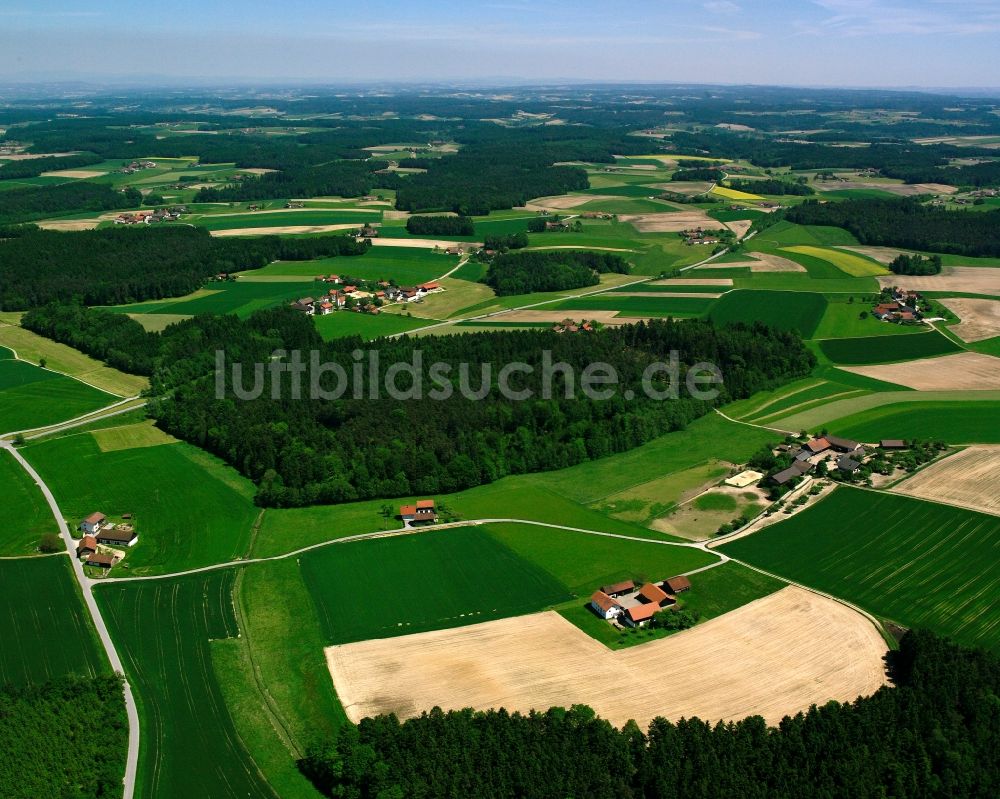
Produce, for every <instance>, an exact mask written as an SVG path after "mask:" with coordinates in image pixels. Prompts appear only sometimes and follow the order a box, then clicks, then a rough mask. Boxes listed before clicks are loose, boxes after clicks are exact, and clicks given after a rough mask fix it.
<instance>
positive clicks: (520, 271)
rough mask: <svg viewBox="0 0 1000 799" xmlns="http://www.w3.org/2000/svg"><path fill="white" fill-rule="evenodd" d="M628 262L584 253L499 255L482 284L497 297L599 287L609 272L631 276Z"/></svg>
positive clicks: (620, 258)
mask: <svg viewBox="0 0 1000 799" xmlns="http://www.w3.org/2000/svg"><path fill="white" fill-rule="evenodd" d="M628 271H629V265H628V261H626V260H625V259H624V258H622V257H621V256H620V255H616V254H614V253H597V252H586V251H583V250H552V251H548V252H517V253H506V254H501V255H497V256H496V257H495V258H493V260H492V261H491V262H490V266H489V269H488V270H487V271H486V276H485V277H484V278H483V282H484V283H485V284H486V285H488V286H489V287H490V288H492V289H493V290H494V291H495V292H496V293H497V294H498V295H500V296H506V295H508V294H531V293H533V292H536V291H562V290H564V289H575V288H582V287H584V286H596V285H597V284H598V283H599V282H600V280H599V275H602V274H605V273H607V272H616V273H618V274H622V275H625V274H628Z"/></svg>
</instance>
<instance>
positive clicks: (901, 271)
mask: <svg viewBox="0 0 1000 799" xmlns="http://www.w3.org/2000/svg"><path fill="white" fill-rule="evenodd" d="M889 271H890V272H892V273H894V274H897V275H937V274H940V273H941V256H940V255H931V256H928V257H924V256H923V255H907V254H906V253H901V254H900V255H897V256H896V257H895V258H893V259H892V261H891V263H890V264H889Z"/></svg>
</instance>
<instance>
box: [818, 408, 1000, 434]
mask: <svg viewBox="0 0 1000 799" xmlns="http://www.w3.org/2000/svg"><path fill="white" fill-rule="evenodd" d="M998 419H1000V402H998V401H985V402H974V401H968V402H963V401H962V400H956V401H955V402H914V403H897V404H891V405H882V406H881V407H878V408H872V409H871V410H866V411H862V412H860V413H856V414H852V415H850V416H845V417H842V418H840V419H837V420H836V425H837V430H838V431H839V434H840V435H843V436H850V437H852V438H855V439H857V440H858V441H878V440H879V439H882V438H904V439H910V438H921V439H940V440H941V441H947V442H948V443H951V444H1000V424H997V420H998Z"/></svg>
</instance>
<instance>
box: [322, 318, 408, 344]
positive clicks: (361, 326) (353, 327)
mask: <svg viewBox="0 0 1000 799" xmlns="http://www.w3.org/2000/svg"><path fill="white" fill-rule="evenodd" d="M314 321H315V323H316V329H317V330H318V331H319V334H320V335H321V336H322V337H323V340H324V341H329V340H330V339H334V338H344V337H346V336H361V338H362V339H364V340H365V341H371V340H372V339H376V338H381V337H383V336H393V335H396V334H397V333H406V332H407V331H409V330H413V329H415V328H418V327H423V326H425V325H427V324H428V320H427V319H419V318H414V317H410V316H402V315H401V314H395V313H380V314H378V315H375V316H373V315H372V314H367V313H354V312H351V311H336V312H334V313H330V314H327V315H326V316H316V317H314Z"/></svg>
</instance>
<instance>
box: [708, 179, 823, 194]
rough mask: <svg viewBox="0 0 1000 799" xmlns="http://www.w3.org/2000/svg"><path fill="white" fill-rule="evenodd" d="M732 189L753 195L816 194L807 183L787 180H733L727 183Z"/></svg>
mask: <svg viewBox="0 0 1000 799" xmlns="http://www.w3.org/2000/svg"><path fill="white" fill-rule="evenodd" d="M726 185H727V186H728V187H729V188H730V189H735V190H736V191H746V192H750V193H751V194H775V195H786V194H792V195H798V196H804V195H807V194H815V193H816V192H815V191H814V190H813V188H812V186H808V185H806V184H805V183H792V182H790V181H787V180H775V179H773V178H764V179H763V180H733V179H730V180H728V181H726Z"/></svg>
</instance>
